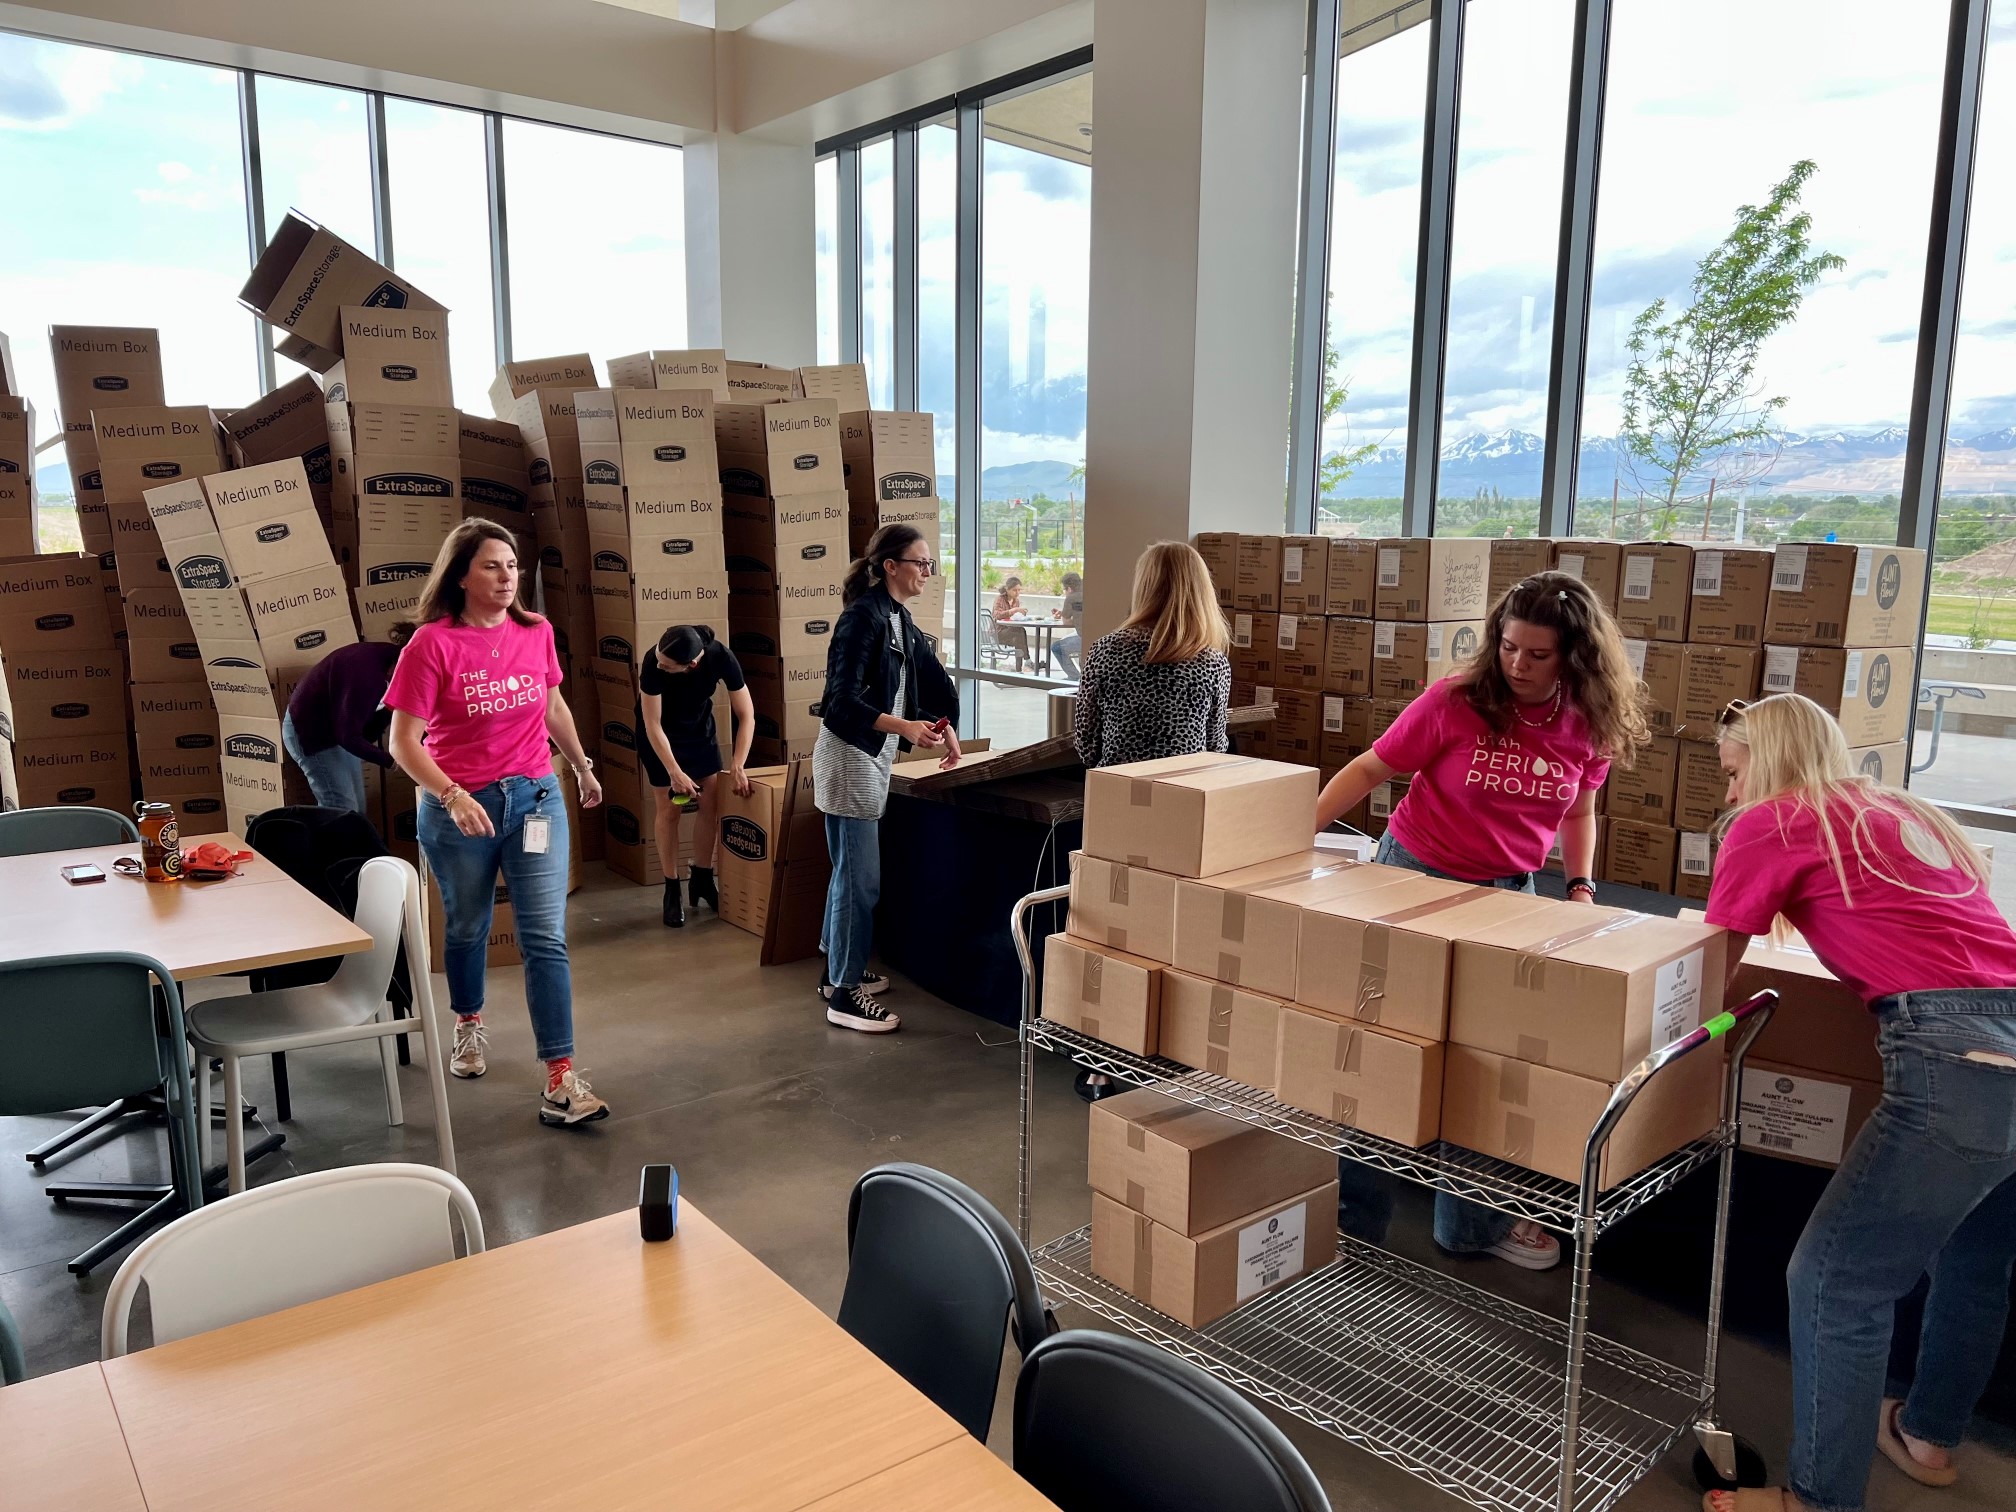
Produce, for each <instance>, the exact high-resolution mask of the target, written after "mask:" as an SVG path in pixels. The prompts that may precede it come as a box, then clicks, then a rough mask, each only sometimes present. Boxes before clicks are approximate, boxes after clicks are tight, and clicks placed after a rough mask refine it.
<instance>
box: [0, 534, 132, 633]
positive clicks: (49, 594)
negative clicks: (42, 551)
mask: <svg viewBox="0 0 2016 1512" xmlns="http://www.w3.org/2000/svg"><path fill="white" fill-rule="evenodd" d="M112 644H113V642H112V622H111V619H110V617H109V616H108V615H107V613H106V609H105V585H104V579H103V576H102V575H101V573H100V571H99V567H98V563H97V562H96V561H95V560H93V559H92V558H91V557H88V556H42V557H27V558H23V559H19V560H15V561H0V646H4V647H6V648H7V649H8V650H10V651H16V652H19V651H105V650H110V649H111V648H112Z"/></svg>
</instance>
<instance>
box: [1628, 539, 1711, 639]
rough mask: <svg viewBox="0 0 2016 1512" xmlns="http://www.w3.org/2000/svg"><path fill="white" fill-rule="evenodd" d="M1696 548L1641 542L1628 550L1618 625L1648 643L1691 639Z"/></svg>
mask: <svg viewBox="0 0 2016 1512" xmlns="http://www.w3.org/2000/svg"><path fill="white" fill-rule="evenodd" d="M1693 585H1694V548H1693V547H1692V546H1686V545H1683V544H1681V543H1680V542H1678V541H1639V542H1634V543H1633V544H1631V545H1629V546H1626V547H1625V548H1624V569H1623V581H1622V585H1621V586H1620V588H1619V590H1618V595H1617V623H1618V624H1619V625H1620V626H1621V627H1622V628H1623V630H1624V633H1625V634H1626V635H1632V636H1638V637H1640V638H1642V639H1645V640H1658V641H1684V640H1686V639H1687V614H1688V607H1689V605H1690V604H1691V603H1692V600H1693Z"/></svg>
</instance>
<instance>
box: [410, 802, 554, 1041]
mask: <svg viewBox="0 0 2016 1512" xmlns="http://www.w3.org/2000/svg"><path fill="white" fill-rule="evenodd" d="M471 796H473V797H474V798H475V800H476V801H477V802H478V803H480V804H482V805H483V811H484V812H485V813H486V814H488V815H489V816H490V823H491V826H492V827H493V828H494V829H495V830H496V831H497V833H496V834H494V835H465V834H463V833H462V831H460V830H459V829H457V828H456V827H455V821H454V820H453V819H451V818H449V817H448V811H447V810H446V809H444V808H442V807H441V802H440V800H439V799H437V798H436V797H435V796H434V795H433V794H432V793H422V794H421V795H420V825H419V828H420V848H421V850H422V851H424V852H426V855H427V867H428V869H429V870H430V871H432V872H433V873H434V880H435V881H436V882H437V883H439V884H440V888H441V914H442V919H443V932H444V933H445V934H446V935H447V938H446V939H445V940H443V941H442V942H441V960H442V964H443V965H444V966H446V967H447V971H448V1001H449V1002H450V1003H451V1004H453V1005H454V1008H455V1011H456V1012H457V1013H458V1014H470V1013H480V1012H482V1011H483V966H484V956H485V955H486V954H487V953H488V951H489V946H490V918H491V912H492V909H493V907H494V905H495V902H496V897H497V874H498V872H500V871H501V872H503V874H504V885H505V886H506V887H508V888H510V889H511V912H512V917H513V918H514V919H515V920H516V922H517V926H518V949H519V952H520V953H521V954H522V955H523V956H524V957H525V1005H526V1007H527V1008H528V1009H529V1010H530V1011H531V1014H532V1037H533V1039H534V1041H535V1042H536V1043H537V1047H538V1049H537V1053H538V1056H539V1059H541V1060H558V1059H559V1058H560V1057H561V1056H563V1055H572V1054H573V1053H574V980H573V977H572V975H571V974H570V973H569V972H568V969H567V844H568V839H567V804H566V801H565V800H564V799H562V797H561V796H560V783H559V780H558V779H557V778H554V777H506V778H503V779H502V780H500V781H497V782H493V783H491V784H490V785H489V786H488V787H486V788H479V789H477V791H476V792H475V793H474V794H472V795H471ZM534 814H543V815H545V816H546V819H547V821H548V823H549V828H548V831H547V837H546V850H545V852H544V854H541V855H533V854H531V853H530V852H528V851H527V850H526V849H525V844H524V832H525V821H526V819H528V818H529V817H531V816H532V815H534Z"/></svg>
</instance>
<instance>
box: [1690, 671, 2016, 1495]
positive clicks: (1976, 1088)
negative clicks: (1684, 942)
mask: <svg viewBox="0 0 2016 1512" xmlns="http://www.w3.org/2000/svg"><path fill="white" fill-rule="evenodd" d="M1720 745H1721V753H1722V767H1723V770H1724V771H1725V772H1727V773H1728V775H1729V802H1730V804H1731V805H1732V810H1733V811H1732V812H1731V813H1730V815H1729V816H1728V817H1727V818H1726V819H1725V820H1724V821H1723V829H1722V844H1721V848H1720V850H1719V851H1718V852H1717V854H1716V857H1715V874H1714V882H1713V884H1712V885H1711V886H1710V888H1709V893H1708V921H1709V922H1710V923H1711V924H1719V925H1721V926H1722V927H1724V928H1725V929H1727V930H1729V932H1730V935H1731V940H1730V949H1729V967H1730V973H1731V981H1732V983H1733V981H1734V974H1735V969H1736V966H1737V964H1738V962H1739V961H1740V960H1741V958H1742V955H1743V950H1744V948H1745V947H1746V946H1747V945H1748V944H1749V942H1750V937H1751V936H1752V935H1760V934H1767V933H1770V932H1771V930H1772V928H1773V926H1774V924H1775V923H1776V922H1777V921H1778V920H1779V919H1781V918H1782V919H1783V920H1785V921H1786V923H1788V924H1790V925H1791V926H1792V927H1793V928H1795V929H1797V930H1798V931H1799V933H1800V935H1801V936H1803V937H1804V939H1805V941H1806V943H1807V944H1808V945H1809V946H1811V947H1812V950H1813V953H1814V954H1815V955H1817V956H1818V957H1819V958H1820V961H1821V963H1822V964H1823V965H1825V966H1826V967H1827V969H1828V970H1830V971H1832V972H1833V973H1834V975H1835V976H1837V977H1839V978H1840V979H1841V980H1842V981H1843V982H1844V983H1845V984H1847V985H1848V986H1849V987H1851V988H1853V989H1854V990H1855V991H1856V992H1858V993H1860V994H1861V996H1862V997H1863V998H1864V999H1865V1000H1866V1001H1867V1002H1868V1003H1869V1006H1870V1008H1871V1009H1872V1010H1873V1011H1874V1014H1875V1020H1876V1022H1875V1025H1874V1029H1875V1033H1876V1038H1877V1044H1878V1048H1879V1049H1880V1050H1881V1051H1882V1054H1883V1097H1882V1100H1881V1101H1880V1102H1878V1103H1877V1105H1876V1111H1875V1112H1874V1113H1872V1114H1871V1115H1870V1116H1869V1121H1868V1122H1867V1123H1865V1124H1864V1125H1863V1126H1862V1132H1861V1133H1860V1134H1859V1135H1857V1136H1856V1139H1855V1143H1854V1146H1853V1147H1852V1148H1851V1149H1850V1150H1849V1151H1848V1153H1847V1156H1846V1157H1845V1158H1844V1159H1843V1160H1842V1162H1841V1165H1840V1167H1839V1168H1838V1169H1837V1170H1836V1171H1835V1173H1834V1176H1833V1179H1832V1180H1831V1181H1829V1182H1828V1184H1827V1190H1826V1191H1825V1192H1824V1193H1823V1194H1822V1195H1821V1198H1820V1203H1819V1206H1818V1207H1817V1208H1815V1209H1814V1212H1813V1216H1812V1218H1811V1219H1810V1220H1809V1221H1808V1223H1807V1225H1806V1232H1805V1233H1804V1234H1803V1235H1802V1236H1801V1237H1800V1240H1799V1247H1798V1249H1797V1250H1796V1251H1794V1253H1793V1256H1792V1264H1791V1267H1790V1269H1789V1270H1788V1271H1787V1273H1786V1286H1787V1290H1788V1292H1789V1294H1790V1298H1791V1334H1792V1394H1793V1406H1792V1462H1791V1474H1790V1476H1789V1479H1790V1481H1791V1488H1790V1490H1787V1491H1778V1490H1769V1491H1743V1492H1737V1493H1733V1494H1732V1493H1729V1492H1719V1491H1718V1492H1714V1493H1711V1494H1710V1495H1709V1497H1708V1498H1707V1501H1706V1505H1707V1507H1708V1508H1709V1512H1735V1509H1737V1508H1739V1507H1740V1508H1742V1509H1743V1512H1790V1509H1794V1508H1799V1507H1805V1508H1808V1509H1811V1512H1857V1509H1859V1508H1860V1507H1861V1506H1862V1499H1863V1494H1864V1490H1865V1488H1866V1486H1867V1483H1868V1479H1869V1464H1870V1461H1871V1459H1872V1458H1873V1457H1874V1455H1875V1452H1876V1451H1877V1450H1878V1449H1881V1450H1882V1452H1883V1454H1884V1456H1885V1457H1886V1458H1888V1459H1889V1460H1890V1461H1891V1462H1892V1463H1894V1464H1895V1465H1896V1466H1897V1468H1898V1469H1900V1470H1901V1471H1903V1472H1904V1474H1906V1475H1907V1476H1909V1477H1911V1479H1913V1480H1915V1481H1918V1482H1920V1483H1921V1484H1924V1485H1928V1486H1945V1485H1951V1484H1952V1483H1953V1481H1954V1479H1955V1473H1954V1469H1953V1464H1952V1459H1951V1456H1950V1455H1949V1453H1948V1451H1949V1450H1950V1449H1951V1448H1952V1447H1953V1446H1954V1445H1955V1444H1957V1443H1959V1441H1960V1437H1961V1434H1962V1433H1963V1432H1964V1431H1965V1429H1966V1426H1967V1421H1968V1419H1969V1418H1970V1417H1971V1416H1972V1415H1973V1412H1974V1407H1975V1404H1976V1403H1977V1402H1978V1401H1979V1400H1980V1398H1981V1394H1982V1393H1983V1391H1985V1390H1986V1388H1987V1385H1988V1378H1989V1375H1990V1374H1991V1373H1992V1371H1993V1370H1994V1367H1995V1358H1996V1355H1997V1353H1998V1351H1999V1350H2000V1348H2001V1344H2002V1335H2003V1329H2004V1326H2005V1325H2006V1323H2007V1321H2008V1316H2009V1277H2010V1271H2011V1267H2012V1263H2016V932H2012V931H2011V930H2010V927H2009V923H2008V921H2007V920H2006V919H2004V918H2003V917H2002V913H2001V911H2000V910H1999V909H1998V908H1997V907H1996V906H1995V903H1994V900H1993V899H1992V898H1990V897H1989V895H1988V869H1987V867H1986V866H1985V865H1984V864H1983V863H1982V860H1981V858H1980V856H1979V855H1978V853H1976V851H1975V849H1974V847H1973V846H1972V845H1970V844H1969V843H1968V841H1967V837H1966V836H1965V835H1964V834H1963V833H1961V831H1960V829H1959V828H1958V826H1956V825H1955V824H1954V823H1953V822H1952V821H1951V820H1950V819H1948V818H1947V817H1946V816H1945V815H1944V814H1942V813H1940V812H1939V810H1937V809H1935V808H1933V807H1932V806H1931V805H1930V804H1928V803H1924V802H1922V801H1920V800H1919V799H1916V798H1912V797H1910V796H1909V795H1907V794H1905V793H1902V792H1899V791H1897V790H1895V789H1892V788H1884V787H1879V786H1878V785H1877V784H1876V782H1875V780H1874V779H1873V778H1870V777H1865V776H1862V775H1860V774H1858V773H1857V772H1856V771H1855V769H1854V766H1853V763H1852V762H1851V760H1850V758H1849V753H1848V742H1847V741H1846V740H1845V739H1844V738H1843V737H1842V734H1841V728H1840V726H1839V725H1837V724H1836V723H1835V722H1834V720H1833V719H1832V718H1831V717H1830V716H1829V715H1828V713H1827V712H1826V710H1824V709H1822V708H1821V707H1820V706H1819V705H1818V704H1816V703H1813V702H1812V701H1811V700H1809V699H1805V698H1801V697H1799V696H1798V695H1796V694H1782V695H1779V696H1777V697H1773V698H1766V699H1763V700H1761V701H1760V702H1757V703H1754V704H1748V705H1745V704H1742V703H1740V702H1739V703H1735V704H1731V705H1730V707H1729V710H1728V712H1727V713H1725V714H1724V716H1723V725H1722V730H1721V740H1720ZM1781 1011H1790V1012H1797V1011H1798V1005H1797V1004H1796V1003H1794V1004H1788V1005H1787V1006H1786V1009H1784V1010H1781ZM1928 1271H1929V1272H1930V1273H1931V1275H1932V1290H1931V1293H1930V1295H1929V1296H1928V1298H1927V1300H1926V1304H1925V1319H1924V1324H1923V1328H1922V1331H1921V1334H1920V1338H1919V1344H1918V1368H1917V1371H1916V1373H1915V1376H1914V1378H1913V1381H1912V1385H1911V1391H1910V1395H1909V1396H1908V1397H1906V1398H1904V1399H1903V1400H1902V1401H1899V1400H1896V1399H1886V1398H1885V1397H1884V1394H1883V1391H1884V1381H1885V1376H1886V1368H1887V1366H1888V1363H1889V1358H1890V1334H1891V1327H1892V1324H1893V1322H1894V1315H1893V1310H1894V1306H1895V1304H1896V1303H1897V1302H1898V1301H1899V1300H1900V1299H1902V1298H1903V1297H1904V1296H1905V1295H1907V1294H1908V1293H1909V1292H1910V1291H1911V1290H1912V1289H1913V1288H1914V1287H1916V1286H1917V1284H1918V1278H1919V1277H1920V1276H1921V1275H1924V1274H1925V1273H1926V1272H1928Z"/></svg>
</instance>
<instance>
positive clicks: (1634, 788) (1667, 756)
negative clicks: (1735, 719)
mask: <svg viewBox="0 0 2016 1512" xmlns="http://www.w3.org/2000/svg"><path fill="white" fill-rule="evenodd" d="M1708 749H1710V750H1712V749H1713V747H1709V748H1708ZM1679 772H1680V742H1679V741H1677V740H1675V739H1674V738H1673V737H1672V736H1671V735H1655V736H1653V737H1652V739H1651V740H1650V741H1648V742H1647V743H1646V744H1645V745H1643V746H1641V747H1640V748H1639V751H1638V759H1637V761H1636V762H1635V763H1634V764H1633V765H1631V766H1629V767H1626V766H1622V765H1618V766H1613V767H1611V768H1610V776H1609V779H1608V781H1607V782H1605V784H1604V786H1605V788H1606V789H1607V795H1606V799H1605V801H1606V802H1607V803H1608V805H1609V807H1608V808H1607V809H1605V811H1604V812H1606V813H1607V814H1609V815H1610V817H1611V818H1613V819H1639V820H1643V821H1644V822H1645V823H1647V824H1670V823H1672V822H1673V793H1674V784H1675V782H1676V781H1677V780H1678V778H1679Z"/></svg>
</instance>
